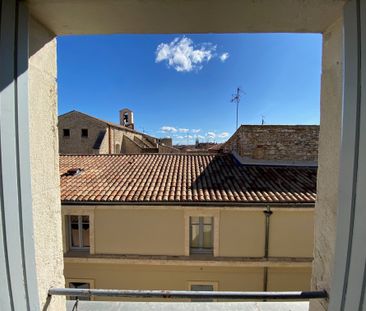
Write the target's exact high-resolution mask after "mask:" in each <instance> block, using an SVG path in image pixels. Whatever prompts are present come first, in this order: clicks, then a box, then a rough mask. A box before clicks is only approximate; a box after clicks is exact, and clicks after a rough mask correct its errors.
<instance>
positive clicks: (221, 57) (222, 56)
mask: <svg viewBox="0 0 366 311" xmlns="http://www.w3.org/2000/svg"><path fill="white" fill-rule="evenodd" d="M229 56H230V55H229V53H228V52H225V53H222V54H221V55H220V60H221V61H222V62H223V63H224V62H225V61H226V60H227V59H228V58H229Z"/></svg>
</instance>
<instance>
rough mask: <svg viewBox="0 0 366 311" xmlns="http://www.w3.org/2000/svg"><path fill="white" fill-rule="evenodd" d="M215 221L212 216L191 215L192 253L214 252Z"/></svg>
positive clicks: (190, 244) (190, 236)
mask: <svg viewBox="0 0 366 311" xmlns="http://www.w3.org/2000/svg"><path fill="white" fill-rule="evenodd" d="M213 222H214V221H213V217H210V216H191V217H189V249H190V254H211V255H212V254H213V236H214V231H213V227H214V223H213Z"/></svg>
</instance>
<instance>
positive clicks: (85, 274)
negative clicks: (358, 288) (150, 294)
mask: <svg viewBox="0 0 366 311" xmlns="http://www.w3.org/2000/svg"><path fill="white" fill-rule="evenodd" d="M263 272H264V270H263V268H254V267H252V268H245V267H220V266H217V267H206V266H185V267H184V266H164V265H160V266H158V265H148V264H139V265H131V264H108V263H106V264H103V263H100V264H95V263H66V264H65V278H66V281H67V280H68V279H80V280H82V279H86V280H92V281H93V283H94V287H95V288H113V289H170V290H173V289H174V290H187V289H189V288H190V284H191V282H199V283H209V284H214V285H215V286H216V288H215V289H217V290H220V291H261V290H263V276H264V273H263ZM310 275H311V269H310V268H270V269H269V271H268V286H269V290H273V291H276V290H309V288H310ZM101 299H103V300H105V299H106V298H101ZM116 300H122V299H121V298H119V299H116ZM126 300H127V299H126ZM149 300H151V299H149Z"/></svg>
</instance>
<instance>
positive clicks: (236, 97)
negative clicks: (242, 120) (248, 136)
mask: <svg viewBox="0 0 366 311" xmlns="http://www.w3.org/2000/svg"><path fill="white" fill-rule="evenodd" d="M241 94H245V93H244V92H243V91H242V90H241V88H240V87H238V88H237V89H236V93H235V94H233V95H232V98H231V101H230V102H232V103H236V129H238V126H239V103H240V97H241Z"/></svg>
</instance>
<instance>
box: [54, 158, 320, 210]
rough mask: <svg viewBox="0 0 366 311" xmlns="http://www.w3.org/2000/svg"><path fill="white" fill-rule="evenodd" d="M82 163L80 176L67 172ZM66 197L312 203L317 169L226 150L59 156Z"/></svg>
mask: <svg viewBox="0 0 366 311" xmlns="http://www.w3.org/2000/svg"><path fill="white" fill-rule="evenodd" d="M71 168H81V169H82V172H81V174H78V175H74V176H71V175H68V174H67V171H68V170H69V169H71ZM60 174H61V200H62V201H64V202H71V201H74V202H145V203H148V202H182V203H183V202H211V203H225V202H227V203H235V204H237V203H251V202H253V203H314V202H315V197H316V168H311V167H269V166H256V165H250V166H248V165H245V166H244V165H240V164H239V163H238V162H236V160H235V159H234V158H233V157H232V156H231V155H228V154H224V155H210V154H205V155H202V154H201V155H192V154H136V155H80V156H79V155H72V156H71V155H63V156H60Z"/></svg>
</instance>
